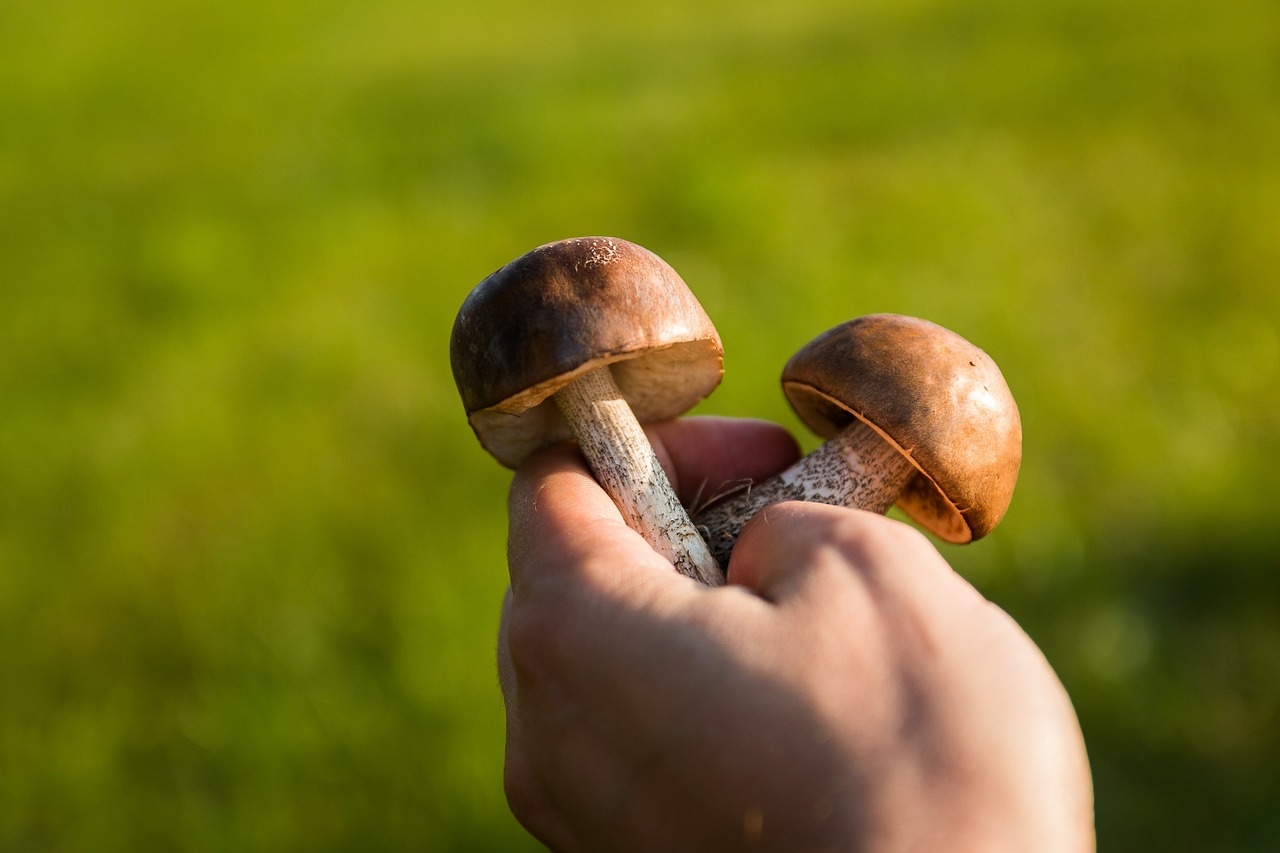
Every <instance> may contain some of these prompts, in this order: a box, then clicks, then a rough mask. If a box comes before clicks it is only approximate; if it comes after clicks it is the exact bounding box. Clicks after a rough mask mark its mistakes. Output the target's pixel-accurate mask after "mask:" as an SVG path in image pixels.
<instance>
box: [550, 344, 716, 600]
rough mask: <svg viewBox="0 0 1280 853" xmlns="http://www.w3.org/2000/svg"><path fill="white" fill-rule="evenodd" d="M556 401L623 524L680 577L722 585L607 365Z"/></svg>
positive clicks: (560, 393) (559, 394) (558, 395)
mask: <svg viewBox="0 0 1280 853" xmlns="http://www.w3.org/2000/svg"><path fill="white" fill-rule="evenodd" d="M554 399H555V402H556V406H557V407H559V409H560V412H561V414H563V415H564V419H565V420H566V421H567V422H568V424H569V428H570V429H572V430H573V434H574V436H575V437H576V438H577V439H578V444H579V446H581V448H582V453H583V455H584V456H586V457H587V463H588V464H589V465H590V466H591V470H592V472H593V473H594V474H595V477H596V480H597V482H599V483H600V486H601V487H602V488H603V489H604V490H605V491H606V492H608V494H609V496H610V497H611V498H613V502H614V503H615V504H617V505H618V509H620V510H621V511H622V516H623V519H624V520H625V521H626V522H627V526H629V527H630V528H631V529H633V530H635V531H636V532H638V533H639V534H640V535H641V536H643V537H644V539H645V541H646V542H648V543H649V544H650V545H651V546H652V547H653V549H654V550H655V551H657V552H658V553H659V554H661V555H662V556H663V557H666V558H667V559H668V560H670V561H671V563H672V565H674V566H675V567H676V570H677V571H679V572H680V573H681V574H683V575H687V576H688V577H691V578H693V579H694V580H697V581H701V582H702V583H704V584H706V585H707V586H720V585H722V584H723V583H724V573H723V572H721V571H720V568H719V566H717V565H716V562H715V560H714V559H713V558H712V556H711V552H710V550H708V548H707V543H706V542H704V541H702V537H701V536H699V535H698V531H697V528H695V527H694V526H693V522H691V521H690V520H689V514H688V512H686V511H685V508H684V506H683V505H682V504H681V503H680V499H679V498H678V497H676V493H675V491H674V490H673V489H672V488H671V482H670V481H669V480H668V479H667V475H666V473H665V472H664V471H663V470H662V465H661V463H659V462H658V457H657V456H656V455H655V454H654V452H653V446H652V445H651V444H649V439H648V437H647V436H646V435H645V434H644V430H643V429H642V428H641V427H640V423H639V421H637V420H636V417H635V415H634V414H633V413H632V411H631V407H630V406H629V405H628V404H627V401H626V400H625V399H624V398H623V396H622V392H621V391H620V390H619V389H618V384H617V383H616V382H615V381H614V379H613V372H612V371H611V370H610V369H609V367H608V366H607V365H606V366H605V367H601V368H598V369H596V370H592V371H590V372H589V373H585V374H583V375H582V376H580V377H578V378H577V379H576V380H574V381H573V382H571V383H569V385H567V386H565V387H564V388H561V389H560V390H559V391H557V392H556V394H555V398H554Z"/></svg>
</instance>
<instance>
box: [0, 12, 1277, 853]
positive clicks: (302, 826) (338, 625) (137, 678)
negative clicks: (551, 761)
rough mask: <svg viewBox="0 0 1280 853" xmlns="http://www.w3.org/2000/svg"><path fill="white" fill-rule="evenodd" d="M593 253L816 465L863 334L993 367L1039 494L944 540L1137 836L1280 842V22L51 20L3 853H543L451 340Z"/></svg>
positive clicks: (31, 23) (26, 64)
mask: <svg viewBox="0 0 1280 853" xmlns="http://www.w3.org/2000/svg"><path fill="white" fill-rule="evenodd" d="M581 234H611V235H615V236H619V237H624V238H627V239H630V240H633V241H636V242H639V243H641V244H643V245H645V246H648V247H649V248H651V249H653V250H654V251H656V252H658V253H659V254H660V255H662V256H663V257H665V258H666V259H667V260H668V261H669V262H670V263H672V265H674V266H675V267H676V269H677V270H679V271H680V272H681V273H682V274H683V276H684V277H685V279H686V280H687V281H688V282H689V284H690V286H691V287H692V288H693V290H694V291H695V293H697V294H698V296H699V298H700V299H701V300H702V302H703V304H704V305H705V307H706V308H707V310H708V313H709V314H710V315H711V317H712V318H713V319H714V320H715V321H716V323H717V325H718V326H719V328H720V330H721V333H722V335H723V338H724V341H725V346H726V350H727V362H726V368H727V376H726V380H725V383H724V385H723V386H722V388H721V389H720V390H719V391H718V392H717V393H716V394H715V395H714V396H713V397H712V398H711V399H710V400H709V401H707V402H706V403H705V404H703V405H702V406H701V408H700V411H703V412H709V413H718V414H728V415H738V416H753V417H765V418H771V419H774V420H778V421H780V422H782V423H784V424H786V425H788V426H789V427H792V428H795V429H796V430H797V433H798V434H800V430H799V427H798V426H797V424H796V421H795V419H794V418H793V417H792V416H791V415H790V414H789V412H788V411H787V410H786V407H785V404H784V402H783V400H782V396H781V394H780V393H779V390H778V387H777V376H778V371H779V369H780V368H781V365H782V364H783V363H784V362H785V361H786V359H787V357H788V356H789V355H790V354H791V352H792V351H793V350H794V349H795V348H797V347H798V346H799V345H801V344H802V343H803V342H805V341H807V340H808V339H809V338H810V337H812V336H813V335H815V334H816V333H818V332H819V331H821V330H823V329H826V328H827V327H829V326H831V325H834V324H835V323H838V322H840V321H842V320H844V319H847V318H849V317H852V316H856V315H859V314H865V313H870V312H874V311H895V312H899V313H907V314H915V315H919V316H923V317H926V318H929V319H931V320H934V321H936V322H939V323H941V324H943V325H946V326H949V327H951V328H953V329H955V330H957V331H959V332H960V333H962V334H964V335H965V336H967V337H969V338H970V339H971V340H973V341H974V342H975V343H978V344H979V345H980V346H983V347H984V348H985V349H987V351H988V352H990V353H991V354H992V356H993V357H994V358H995V359H996V360H997V361H998V362H999V363H1000V364H1001V365H1002V367H1003V368H1004V371H1005V375H1006V377H1007V378H1008V380H1009V383H1010V386H1011V387H1012V388H1013V391H1014V393H1015V395H1016V396H1017V398H1018V400H1019V403H1020V405H1021V408H1022V415H1023V421H1024V427H1025V434H1026V450H1025V459H1024V464H1023V473H1022V477H1021V481H1020V483H1019V487H1018V492H1017V494H1016V495H1015V498H1014V503H1013V506H1012V508H1011V510H1010V513H1009V515H1008V517H1007V519H1006V522H1005V525H1004V526H1003V527H1001V528H1000V529H999V530H998V531H996V533H995V534H993V535H992V536H991V537H990V538H989V539H987V540H984V541H983V542H981V543H978V544H977V545H974V546H973V547H971V548H967V549H957V548H950V547H945V550H944V553H945V554H946V555H947V556H948V557H949V558H950V559H951V560H952V561H953V563H954V564H955V565H956V567H957V568H958V569H959V570H960V571H962V572H963V573H964V574H965V575H966V576H967V577H969V578H970V579H971V580H973V582H974V583H975V584H977V586H978V587H979V588H980V589H981V590H982V591H983V592H984V593H985V594H986V595H987V596H989V597H990V598H992V599H993V600H995V601H996V602H998V603H999V604H1001V605H1002V606H1004V607H1005V608H1006V609H1008V610H1009V611H1010V612H1011V613H1012V614H1013V615H1014V616H1015V617H1017V618H1018V619H1019V620H1020V621H1021V622H1022V624H1023V625H1024V626H1025V627H1026V628H1027V630H1028V632H1029V633H1030V634H1031V635H1032V636H1033V637H1034V638H1035V639H1036V640H1037V642H1039V643H1040V645H1041V646H1042V648H1044V650H1045V652H1046V654H1047V655H1048V656H1049V658H1050V660H1051V661H1052V662H1053V663H1054V665H1055V666H1056V667H1057V669H1058V671H1059V672H1060V674H1061V676H1062V678H1063V680H1064V681H1065V683H1066V684H1067V687H1068V689H1069V690H1070V692H1071V694H1072V696H1073V698H1074V700H1075V702H1076V705H1077V708H1078V711H1079V713H1080V717H1081V720H1082V723H1083V726H1084V729H1085V735H1086V739H1087V741H1088V743H1089V748H1090V755H1091V760H1092V763H1093V767H1094V772H1095V781H1096V787H1097V796H1098V806H1097V814H1098V827H1099V836H1100V841H1101V846H1102V848H1103V849H1110V850H1175V849H1178V850H1197V851H1218V850H1222V851H1225V850H1233V851H1234V850H1259V851H1261V850H1275V849H1277V848H1280V808H1278V807H1277V803H1280V777H1277V774H1276V766H1277V764H1280V725H1277V720H1278V719H1280V574H1278V573H1277V571H1276V566H1277V563H1278V562H1280V561H1278V560H1277V554H1280V513H1278V512H1277V510H1276V506H1277V502H1276V497H1275V486H1276V483H1277V481H1278V480H1280V328H1278V327H1280V319H1278V318H1280V6H1278V5H1277V4H1276V3H1275V2H1274V0H1224V2H1221V3H1217V4H1213V5H1212V6H1206V5H1204V4H1200V3H1192V2H1189V0H1162V2H1155V0H1117V1H1116V2H1102V0H1046V2H1044V3H1040V4H1025V3H1013V2H1008V0H973V2H968V3H959V2H954V1H953V0H905V2H904V1H903V0H899V2H893V3H890V2H884V0H869V2H866V3H861V4H850V3H837V2H831V0H826V1H825V2H823V0H786V2H778V0H766V2H763V3H758V4H737V3H732V4H731V3H724V2H710V3H704V4H694V3H688V2H674V0H650V2H647V3H643V4H622V5H620V6H619V5H616V4H615V5H614V6H603V7H596V6H591V5H588V4H585V3H581V2H577V0H551V2H544V3H539V4H529V3H515V2H501V0H478V2H474V3H471V4H451V5H447V4H442V3H431V2H428V3H425V4H418V3H409V2H398V0H367V2H363V3H355V2H347V0H322V2H318V3H309V4H308V3H300V2H292V0H285V2H272V1H271V0H267V2H259V3H249V2H245V0H226V2H220V3H211V2H205V3H199V2H187V0H167V2H165V1H164V0H120V2H116V3H112V4H99V3H89V2H84V0H57V2H36V0H6V2H4V3H3V4H0V298H2V302H0V305H2V306H3V310H0V849H4V850H13V851H82V850H83V851H115V850H120V851H124V850H129V851H139V850H192V851H204V850H209V851H214V850H242V851H290V850H298V851H303V850H306V851H316V850H361V851H372V850H422V849H426V850H482V849H531V848H532V849H536V845H535V844H534V843H533V842H532V841H530V840H529V839H528V838H527V836H525V835H524V834H523V832H522V831H521V830H520V828H519V827H518V825H517V824H516V823H515V822H514V821H513V820H512V818H511V817H510V816H509V814H508V813H507V810H506V806H505V803H504V800H503V797H502V791H501V763H502V707H501V699H500V696H499V694H498V690H497V685H496V680H495V676H494V671H493V670H494V667H493V646H494V633H495V630H496V624H497V612H498V604H499V601H500V598H501V595H502V592H503V590H504V587H505V577H506V574H505V572H506V569H505V565H504V535H505V516H504V497H505V488H506V484H507V482H508V478H509V474H508V473H507V472H506V471H505V470H503V469H501V468H500V467H499V466H497V465H496V463H494V462H493V461H492V460H491V459H490V458H489V457H487V456H486V455H484V453H483V452H482V451H481V450H480V449H479V447H478V446H477V445H476V443H475V441H474V439H473V437H472V435H471V433H470V430H469V429H468V428H467V424H466V421H465V419H464V417H463V414H462V411H461V406H460V404H459V403H458V401H457V396H456V393H455V390H454V388H453V382H452V378H451V375H450V372H449V367H448V355H447V341H448V334H449V330H450V326H451V324H452V321H453V317H454V314H455V312H456V310H457V308H458V305H459V304H460V303H461V301H462V298H463V297H464V296H465V294H466V293H467V291H468V290H469V289H470V288H471V286H473V285H474V284H475V283H476V282H477V281H479V280H480V279H481V278H483V277H484V276H485V275H487V274H488V273H489V272H490V271H492V270H493V269H494V268H496V267H497V266H499V265H500V264H502V263H504V262H505V261H507V260H509V259H510V258H512V257H515V256H516V255H518V254H520V253H522V252H524V251H526V250H527V249H529V248H532V247H533V246H536V245H538V244H540V243H543V242H546V241H548V240H552V239H557V238H561V237H568V236H576V235H581ZM803 441H804V442H805V443H806V445H807V446H812V444H813V439H812V438H811V437H809V436H803Z"/></svg>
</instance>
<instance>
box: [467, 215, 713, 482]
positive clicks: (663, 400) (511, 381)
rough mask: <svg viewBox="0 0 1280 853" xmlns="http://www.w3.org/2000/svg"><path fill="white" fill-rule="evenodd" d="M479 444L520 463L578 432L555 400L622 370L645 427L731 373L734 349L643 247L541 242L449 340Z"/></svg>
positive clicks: (502, 275) (493, 284)
mask: <svg viewBox="0 0 1280 853" xmlns="http://www.w3.org/2000/svg"><path fill="white" fill-rule="evenodd" d="M449 355H450V361H451V363H452V366H453V376H454V381H455V382H456V384H457V386H458V393H459V395H460V396H461V398H462V404H463V407H464V408H465V410H466V412H467V417H468V419H469V421H470V422H471V427H472V429H473V430H474V431H475V433H476V437H477V438H478V439H479V440H480V443H481V445H482V446H484V448H485V449H486V450H488V451H489V452H490V453H491V454H493V456H494V457H495V458H496V459H497V460H498V461H499V462H501V463H502V464H503V465H506V466H507V467H510V468H514V467H516V466H518V465H519V464H520V463H521V462H523V461H524V459H525V458H526V457H527V456H528V455H529V454H531V453H533V452H534V451H536V450H538V449H540V448H542V447H545V446H546V445H548V444H552V443H554V442H556V441H560V440H562V439H565V438H568V437H569V436H570V432H569V428H568V425H567V424H565V422H564V419H563V418H562V417H561V416H560V413H559V411H558V410H557V409H556V407H555V404H554V403H553V402H551V400H550V397H551V395H553V394H554V393H555V392H556V391H558V390H560V389H561V388H563V387H564V386H565V385H568V384H569V383H570V382H572V381H573V380H574V379H575V378H577V377H578V376H580V375H582V374H584V373H586V372H588V371H591V370H594V369H596V368H598V367H602V366H604V365H606V364H611V365H613V366H614V370H613V373H614V379H615V380H616V381H617V383H618V386H619V387H620V388H621V389H622V393H623V396H624V397H626V399H627V402H628V403H629V404H630V405H631V408H632V410H633V411H634V412H635V415H636V418H637V419H638V420H639V421H640V422H641V423H645V422H650V421H660V420H667V419H670V418H674V417H677V416H679V415H681V414H683V413H684V412H686V411H687V410H688V409H689V408H691V407H692V406H693V405H695V404H696V403H698V402H699V401H700V400H702V399H703V398H705V397H706V396H707V395H708V394H710V393H711V392H712V391H713V390H714V389H715V387H716V386H717V385H718V384H719V383H720V379H721V377H722V376H723V375H724V366H723V365H724V349H723V347H722V345H721V342H720V336H719V334H718V333H717V332H716V329H715V326H713V325H712V323H711V320H710V318H709V317H708V316H707V314H706V312H705V311H704V310H703V309H702V306H701V305H699V304H698V300H697V299H696V298H694V296H693V293H692V292H690V290H689V287H688V285H686V284H685V283H684V281H683V280H682V279H681V278H680V276H679V275H678V274H677V273H676V271H675V270H673V269H672V268H671V267H670V266H669V265H668V264H667V263H666V262H665V261H663V260H662V259H661V258H659V257H658V256H657V255H655V254H654V253H653V252H650V251H649V250H648V249H645V248H643V247H641V246H638V245H636V244H634V243H630V242H627V241H626V240H620V239H617V238H612V237H579V238H574V239H570V240H561V241H557V242H554V243H548V244H546V245H543V246H539V247H538V248H536V249H533V250H532V251H530V252H527V253H526V254H524V255H521V256H520V257H518V258H516V259H515V260H513V261H511V262H510V263H508V264H507V265H506V266H504V267H502V268H501V269H499V270H498V271H497V272H495V273H493V274H492V275H490V276H488V277H487V278H486V279H484V281H482V282H480V283H479V284H478V285H476V287H475V288H474V289H473V290H472V291H471V293H470V294H469V295H468V296H467V298H466V299H465V300H464V301H463V303H462V307H461V308H460V309H459V311H458V316H457V319H456V320H455V321H454V325H453V334H452V337H451V340H450V344H449Z"/></svg>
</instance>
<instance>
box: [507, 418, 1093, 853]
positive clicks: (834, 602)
mask: <svg viewBox="0 0 1280 853" xmlns="http://www.w3.org/2000/svg"><path fill="white" fill-rule="evenodd" d="M650 435H651V438H652V440H653V443H654V446H655V449H656V450H657V452H658V455H659V458H660V459H662V460H663V462H664V465H665V466H666V467H667V469H668V474H669V476H670V478H671V480H672V483H673V485H675V486H676V488H677V490H678V491H679V492H680V493H681V494H682V497H683V498H684V499H685V500H686V501H687V500H689V498H690V497H691V494H692V493H694V492H696V491H697V490H699V489H700V488H701V487H703V486H704V485H709V486H710V487H711V488H715V487H716V486H717V485H718V484H719V483H721V482H725V481H730V480H736V479H741V478H752V479H760V478H763V477H765V476H768V475H769V474H772V473H775V472H776V471H778V470H781V469H782V468H784V467H786V466H787V465H788V464H790V463H791V462H792V461H794V459H795V457H796V455H797V452H796V448H795V445H794V442H793V441H792V440H791V439H790V438H789V437H788V436H787V435H786V434H785V433H784V432H782V431H781V430H780V429H779V428H777V427H773V426H770V425H767V424H763V423H760V422H754V421H729V420H724V419H710V418H693V419H686V420H683V421H678V422H673V423H668V424H662V425H659V426H657V427H654V428H653V429H652V430H651V433H650ZM510 513H511V529H510V540H509V563H510V570H511V585H512V590H511V593H510V594H509V596H508V598H507V601H506V603H505V605H504V609H503V619H502V628H501V633H500V637H499V646H498V658H499V675H500V680H501V684H502V691H503V695H504V698H505V701H506V707H507V767H506V790H507V797H508V801H509V803H510V805H511V808H512V810H513V812H514V813H515V815H516V817H517V818H518V819H519V820H520V821H521V822H522V823H523V824H524V825H525V826H526V827H527V828H528V829H529V831H530V832H532V833H533V834H534V835H535V836H537V837H538V838H539V839H541V840H542V841H544V842H545V843H547V844H548V845H550V846H551V847H553V848H555V849H563V850H606V849H607V850H629V849H634V850H684V849H688V850H709V849H717V850H719V849H739V848H742V849H775V850H805V849H841V850H886V851H887V850H944V849H945V850H984V851H986V850H1018V851H1027V850H1036V851H1058V850H1061V851H1079V850H1091V849H1092V848H1093V844H1094V842H1093V819H1092V787H1091V783H1090V778H1089V769H1088V763H1087V759H1086V757H1085V751H1084V744H1083V740H1082V737H1081V734H1080V728H1079V724H1078V723H1077V721H1076V717H1075V714H1074V712H1073V710H1072V708H1071V704H1070V702H1069V700H1068V698H1067V696H1066V693H1065V692H1064V690H1063V689H1062V686H1061V684H1060V683H1059V681H1058V679H1057V677H1056V676H1055V675H1054V673H1053V671H1052V670H1051V669H1050V667H1049V665H1048V663H1047V662H1046V661H1045V659H1044V657H1043V655H1041V653H1040V651H1039V650H1038V649H1037V648H1036V647H1035V645H1034V644H1033V643H1032V642H1031V640H1030V639H1029V638H1028V637H1027V636H1026V634H1024V633H1023V632H1022V630H1021V629H1020V628H1019V627H1018V626H1017V625H1016V624H1015V623H1014V622H1013V620H1012V619H1010V618H1009V617H1008V616H1007V615H1006V614H1005V613H1004V612H1003V611H1001V610H1000V609H998V608H997V607H995V606H994V605H992V604H991V603H989V602H987V601H986V600H985V599H983V598H982V597H981V596H980V595H979V594H978V593H977V592H976V591H975V590H974V589H973V588H972V587H971V586H970V585H969V584H968V583H967V582H965V581H964V580H963V579H961V578H960V577H959V576H958V575H956V574H955V573H954V572H953V571H952V570H951V568H950V567H949V566H948V565H947V563H946V562H945V561H944V560H943V558H942V557H941V555H939V554H938V552H937V551H936V550H935V549H934V548H933V547H932V545H930V544H929V542H928V541H927V540H926V539H924V537H923V536H921V535H920V534H919V533H917V532H915V531H914V530H913V529H912V528H910V527H908V526H906V525H903V524H900V523H898V522H895V521H892V520H889V519H886V518H883V517H881V516H876V515H872V514H869V513H864V512H859V511H856V510H848V509H841V508H835V507H829V506H823V505H816V504H796V503H789V504H779V505H776V506H773V507H769V508H768V509H766V510H765V511H763V512H762V513H760V515H759V516H757V517H756V519H754V520H753V521H752V522H751V523H750V524H749V525H748V526H747V527H746V529H745V530H744V531H743V534H742V537H741V539H740V540H739V544H738V546H737V548H736V549H735V551H734V554H733V558H732V561H731V563H730V565H729V570H728V580H729V585H728V586H726V587H724V588H720V589H709V588H706V587H703V586H700V585H698V584H697V583H695V582H693V581H691V580H689V579H688V578H685V577H683V576H680V575H678V574H676V573H675V571H674V570H673V569H672V567H671V565H670V564H669V563H667V562H666V561H665V560H663V559H662V558H661V557H659V556H658V555H657V554H656V553H655V552H653V551H652V550H651V549H650V548H649V546H648V545H646V544H645V543H644V541H643V540H641V539H640V537H639V536H638V535H637V534H636V533H635V532H634V531H632V530H630V529H629V528H628V527H626V525H625V524H624V523H623V521H622V518H621V516H620V515H619V513H618V511H617V509H616V508H615V507H614V505H613V503H612V502H611V501H610V499H609V498H608V497H607V496H606V495H605V494H604V492H603V491H601V490H600V489H599V487H598V486H597V485H596V484H595V482H594V481H593V480H592V479H591V476H590V474H589V473H588V472H587V470H586V468H585V466H584V465H583V463H582V462H581V459H580V457H579V456H577V454H576V452H575V451H573V450H572V449H570V448H564V447H562V448H557V449H555V450H552V451H548V452H546V453H544V454H542V455H540V456H538V457H535V458H534V459H533V460H531V461H530V462H529V463H527V464H526V465H525V466H523V467H522V468H521V469H520V470H519V471H518V472H517V474H516V477H515V480H514V482H513V484H512V489H511V495H510Z"/></svg>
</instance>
